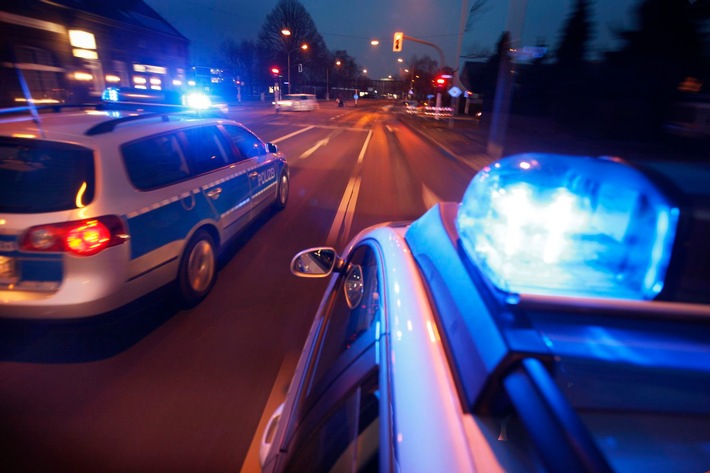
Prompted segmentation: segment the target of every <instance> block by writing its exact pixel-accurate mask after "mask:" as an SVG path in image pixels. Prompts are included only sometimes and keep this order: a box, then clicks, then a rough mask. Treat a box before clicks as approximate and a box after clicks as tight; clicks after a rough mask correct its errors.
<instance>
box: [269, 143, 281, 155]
mask: <svg viewBox="0 0 710 473" xmlns="http://www.w3.org/2000/svg"><path fill="white" fill-rule="evenodd" d="M266 151H268V152H269V153H278V152H279V147H278V146H276V145H275V144H273V143H266Z"/></svg>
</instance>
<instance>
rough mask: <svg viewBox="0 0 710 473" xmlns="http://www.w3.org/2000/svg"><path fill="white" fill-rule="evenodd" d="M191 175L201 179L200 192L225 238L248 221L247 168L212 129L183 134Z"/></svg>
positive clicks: (198, 129) (220, 134) (222, 136)
mask: <svg viewBox="0 0 710 473" xmlns="http://www.w3.org/2000/svg"><path fill="white" fill-rule="evenodd" d="M185 137H186V139H187V143H188V148H189V152H188V154H189V157H190V168H191V169H192V172H193V174H197V175H202V176H203V177H202V178H201V179H200V189H201V190H202V192H203V193H204V195H205V196H206V197H207V200H208V201H209V202H210V204H211V205H212V208H213V209H214V212H215V214H216V219H217V220H218V221H219V225H220V227H221V229H222V231H223V232H224V237H225V238H229V237H231V236H232V235H234V234H235V233H236V232H237V231H238V230H239V229H241V228H242V227H243V226H244V225H245V224H246V223H247V221H248V217H249V211H250V189H249V181H248V178H247V174H246V173H247V168H246V167H245V165H244V164H242V163H240V162H239V161H238V160H237V157H236V156H235V155H234V152H233V151H232V147H231V146H230V144H229V142H228V141H227V139H226V138H225V137H224V135H223V134H222V133H221V132H220V130H219V129H218V127H217V126H216V125H210V126H202V127H197V128H192V129H188V130H185Z"/></svg>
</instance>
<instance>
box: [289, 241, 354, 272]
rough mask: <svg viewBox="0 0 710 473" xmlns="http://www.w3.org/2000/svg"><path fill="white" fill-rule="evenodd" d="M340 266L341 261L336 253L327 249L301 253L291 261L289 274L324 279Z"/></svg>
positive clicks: (315, 249)
mask: <svg viewBox="0 0 710 473" xmlns="http://www.w3.org/2000/svg"><path fill="white" fill-rule="evenodd" d="M340 266H342V260H341V259H340V257H339V256H338V253H336V251H335V250H334V249H333V248H328V247H320V248H311V249H308V250H304V251H301V252H300V253H298V254H297V255H296V256H294V257H293V259H292V260H291V272H292V273H293V274H295V275H296V276H299V277H302V278H324V277H327V276H330V274H331V273H332V272H333V270H335V269H336V268H339V267H340Z"/></svg>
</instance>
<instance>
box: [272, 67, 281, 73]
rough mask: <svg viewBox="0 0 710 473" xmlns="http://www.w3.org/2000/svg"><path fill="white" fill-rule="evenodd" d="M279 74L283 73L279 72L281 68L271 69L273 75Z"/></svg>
mask: <svg viewBox="0 0 710 473" xmlns="http://www.w3.org/2000/svg"><path fill="white" fill-rule="evenodd" d="M279 72H281V71H279V68H278V67H272V68H271V73H272V74H278V73H279Z"/></svg>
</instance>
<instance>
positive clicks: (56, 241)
mask: <svg viewBox="0 0 710 473" xmlns="http://www.w3.org/2000/svg"><path fill="white" fill-rule="evenodd" d="M126 239H127V235H126V231H125V226H124V225H123V221H122V220H121V219H120V218H119V217H116V216H114V215H109V216H104V217H98V218H95V219H87V220H77V221H73V222H65V223H58V224H53V225H39V226H36V227H32V228H30V229H29V230H28V231H27V232H26V233H25V235H24V237H23V238H22V243H21V245H20V248H21V249H22V250H23V251H39V252H55V253H56V252H66V253H71V254H74V255H77V256H91V255H95V254H97V253H99V252H100V251H102V250H104V249H106V248H109V247H111V246H116V245H120V244H121V243H123V242H124V241H126Z"/></svg>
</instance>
